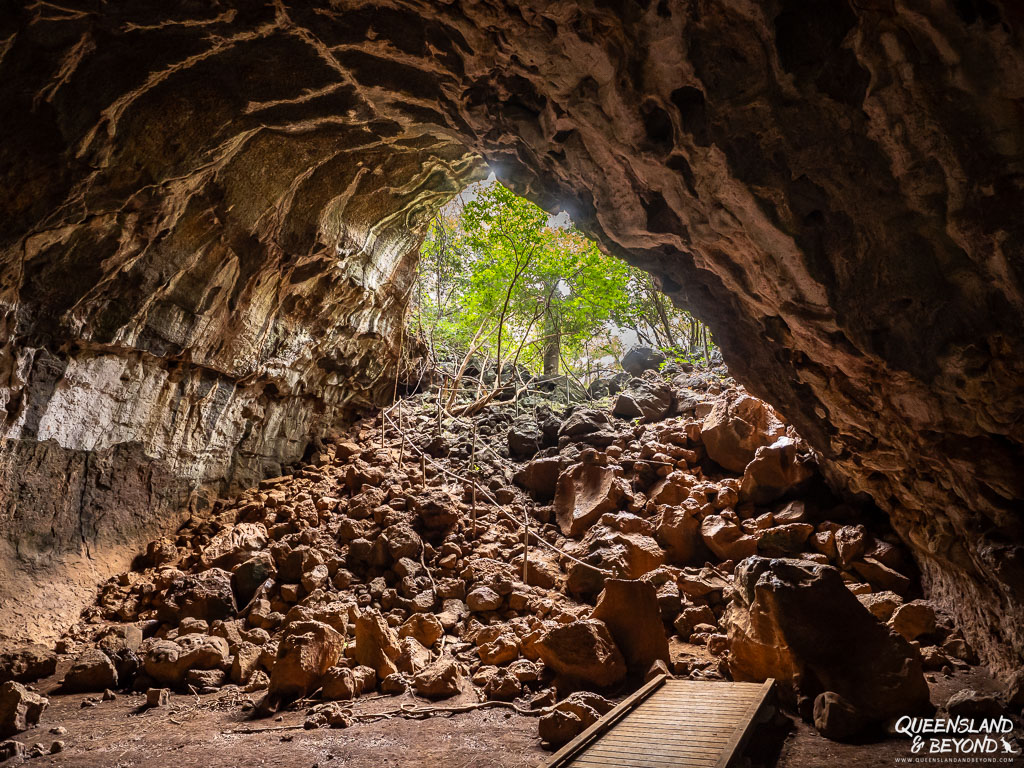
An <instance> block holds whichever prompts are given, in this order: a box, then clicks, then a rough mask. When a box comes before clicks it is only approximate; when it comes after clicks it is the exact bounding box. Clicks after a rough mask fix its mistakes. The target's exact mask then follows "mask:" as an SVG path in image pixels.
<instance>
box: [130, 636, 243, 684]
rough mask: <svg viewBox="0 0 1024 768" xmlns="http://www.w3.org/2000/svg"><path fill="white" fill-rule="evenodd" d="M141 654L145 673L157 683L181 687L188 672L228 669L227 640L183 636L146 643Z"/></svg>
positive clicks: (229, 656)
mask: <svg viewBox="0 0 1024 768" xmlns="http://www.w3.org/2000/svg"><path fill="white" fill-rule="evenodd" d="M140 652H141V654H142V656H143V668H144V669H145V671H146V674H147V675H149V676H150V677H151V678H153V679H154V680H156V681H157V682H158V683H162V684H164V685H170V686H173V687H178V686H181V685H182V683H183V682H184V680H185V674H186V673H187V672H188V671H190V670H193V669H195V670H210V669H227V668H228V667H229V664H230V663H231V654H230V651H229V648H228V641H227V640H225V639H224V638H223V637H215V636H213V635H202V634H191V635H183V636H182V637H179V638H178V639H177V640H147V641H146V642H145V643H144V644H143V646H142V648H141V649H140Z"/></svg>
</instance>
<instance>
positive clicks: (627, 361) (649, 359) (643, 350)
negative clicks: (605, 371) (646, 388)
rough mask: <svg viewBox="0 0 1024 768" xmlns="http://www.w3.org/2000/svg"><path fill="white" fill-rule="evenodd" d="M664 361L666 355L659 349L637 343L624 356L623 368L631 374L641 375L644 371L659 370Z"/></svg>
mask: <svg viewBox="0 0 1024 768" xmlns="http://www.w3.org/2000/svg"><path fill="white" fill-rule="evenodd" d="M663 362H665V355H664V354H662V353H661V352H659V351H658V350H656V349H652V348H651V347H646V346H643V345H637V346H634V347H630V348H629V351H627V352H626V354H625V355H623V356H622V370H624V371H625V372H626V373H628V374H629V375H630V376H640V375H641V374H642V373H643V372H644V371H657V370H658V368H660V367H661V364H662V363H663Z"/></svg>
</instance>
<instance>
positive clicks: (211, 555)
mask: <svg viewBox="0 0 1024 768" xmlns="http://www.w3.org/2000/svg"><path fill="white" fill-rule="evenodd" d="M268 543H269V538H268V536H267V529H266V527H265V526H264V525H263V523H239V524H238V525H233V526H231V527H230V528H225V529H224V530H223V531H221V532H220V533H218V534H216V535H215V536H214V537H213V538H212V539H210V542H209V543H208V544H207V545H206V546H205V547H203V555H202V558H201V559H200V562H201V563H202V564H203V566H204V567H206V568H210V567H212V566H218V567H220V568H226V569H228V570H230V569H231V568H233V567H234V566H236V565H240V564H241V563H244V562H245V561H246V560H248V559H249V558H250V557H252V555H253V553H254V552H259V551H260V550H261V549H263V548H264V547H266V546H267V544H268Z"/></svg>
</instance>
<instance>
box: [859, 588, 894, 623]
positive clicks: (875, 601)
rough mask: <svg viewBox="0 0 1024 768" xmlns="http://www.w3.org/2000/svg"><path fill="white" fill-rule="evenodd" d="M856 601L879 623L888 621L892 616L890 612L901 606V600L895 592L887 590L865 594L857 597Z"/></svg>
mask: <svg viewBox="0 0 1024 768" xmlns="http://www.w3.org/2000/svg"><path fill="white" fill-rule="evenodd" d="M857 599H858V600H860V602H861V605H863V606H864V607H865V608H867V609H868V610H869V611H871V615H872V616H874V617H875V618H876V619H878V620H879V621H888V620H889V617H890V616H892V612H893V611H895V610H896V609H897V608H899V607H900V606H901V605H903V598H902V597H900V596H899V595H897V594H896V593H895V592H889V591H888V590H886V591H882V592H867V593H865V594H862V595H857Z"/></svg>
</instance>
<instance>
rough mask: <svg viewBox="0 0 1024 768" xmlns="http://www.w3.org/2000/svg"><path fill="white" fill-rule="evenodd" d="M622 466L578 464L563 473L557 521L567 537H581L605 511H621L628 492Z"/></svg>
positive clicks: (559, 483) (557, 500)
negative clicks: (622, 477)
mask: <svg viewBox="0 0 1024 768" xmlns="http://www.w3.org/2000/svg"><path fill="white" fill-rule="evenodd" d="M621 475H622V470H621V468H619V467H604V466H600V465H599V464H589V463H582V462H581V463H579V464H573V465H572V466H571V467H569V468H568V469H566V470H565V471H564V472H562V474H561V475H559V477H558V485H557V488H556V490H555V518H556V520H557V521H558V527H559V528H560V529H561V530H562V533H563V534H564V535H565V536H580V535H581V534H583V533H584V532H585V531H586V530H587V529H588V528H589V527H590V526H591V525H593V524H594V523H595V522H597V519H598V518H599V517H601V515H603V514H605V513H606V512H614V511H615V510H617V509H620V507H621V505H622V504H623V502H624V501H625V499H626V493H627V489H626V486H625V484H624V482H623V481H622V479H621Z"/></svg>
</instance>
